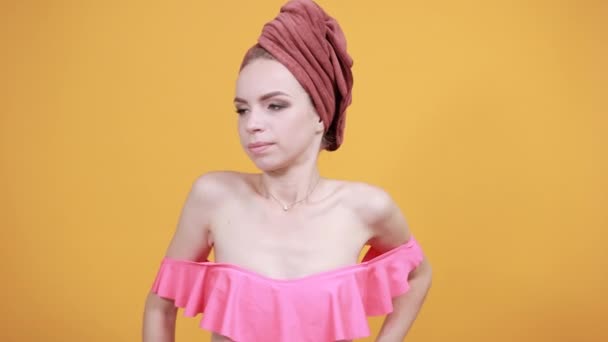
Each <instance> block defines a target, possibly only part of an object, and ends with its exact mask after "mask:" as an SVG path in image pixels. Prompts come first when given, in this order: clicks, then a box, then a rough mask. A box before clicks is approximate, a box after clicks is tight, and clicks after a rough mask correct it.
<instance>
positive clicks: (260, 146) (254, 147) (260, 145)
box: [247, 142, 273, 154]
mask: <svg viewBox="0 0 608 342" xmlns="http://www.w3.org/2000/svg"><path fill="white" fill-rule="evenodd" d="M272 145H273V143H267V142H257V143H251V144H248V145H247V148H248V149H249V151H251V152H252V153H254V154H260V153H262V152H264V151H266V150H267V149H269V148H270V146H272Z"/></svg>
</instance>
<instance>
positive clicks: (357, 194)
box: [341, 181, 395, 224]
mask: <svg viewBox="0 0 608 342" xmlns="http://www.w3.org/2000/svg"><path fill="white" fill-rule="evenodd" d="M341 182H342V183H343V185H342V196H343V199H344V201H345V202H344V203H346V204H347V205H348V206H349V207H350V208H352V209H353V210H354V211H355V212H357V213H358V215H359V216H360V218H361V219H362V220H363V221H364V222H365V223H367V224H373V223H374V222H376V221H378V220H380V219H382V217H384V216H385V215H387V214H388V213H389V211H390V210H391V209H392V208H393V207H394V206H395V203H394V201H393V198H392V197H391V195H390V194H389V193H388V192H387V191H386V190H385V189H383V188H381V187H379V186H377V185H373V184H370V183H365V182H360V181H341Z"/></svg>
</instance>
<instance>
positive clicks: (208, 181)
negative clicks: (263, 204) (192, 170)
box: [192, 171, 252, 201]
mask: <svg viewBox="0 0 608 342" xmlns="http://www.w3.org/2000/svg"><path fill="white" fill-rule="evenodd" d="M251 177H252V175H251V174H247V173H242V172H237V171H209V172H206V173H203V174H201V175H200V176H198V177H197V178H196V179H195V180H194V182H193V184H192V189H193V191H195V192H197V193H199V194H200V195H201V196H204V197H205V198H207V199H210V200H213V201H216V200H221V199H225V198H226V196H229V195H231V194H234V192H235V191H238V190H239V189H241V188H243V187H244V186H247V185H248V184H249V180H250V179H251Z"/></svg>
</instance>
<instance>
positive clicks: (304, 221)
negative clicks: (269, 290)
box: [210, 198, 370, 279]
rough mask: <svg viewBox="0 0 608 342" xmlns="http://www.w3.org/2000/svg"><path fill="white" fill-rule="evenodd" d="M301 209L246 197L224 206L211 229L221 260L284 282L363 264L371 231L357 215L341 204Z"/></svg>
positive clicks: (228, 202)
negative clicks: (268, 204)
mask: <svg viewBox="0 0 608 342" xmlns="http://www.w3.org/2000/svg"><path fill="white" fill-rule="evenodd" d="M273 209H274V210H273ZM296 209H299V210H296ZM296 209H293V211H287V212H284V211H282V210H281V209H280V208H268V207H265V206H262V205H259V204H258V203H254V202H249V201H247V199H246V198H244V199H240V200H239V199H235V200H234V201H226V202H224V204H223V205H221V206H220V208H218V210H216V211H215V213H214V215H213V216H214V218H213V220H212V226H211V227H210V230H211V234H212V236H213V244H214V254H215V261H217V262H226V263H232V264H236V265H239V266H242V267H245V268H247V269H250V270H252V271H255V272H258V273H260V274H262V275H266V276H269V277H273V278H279V279H290V278H298V277H302V276H306V275H311V274H314V273H318V272H323V271H328V270H332V269H335V268H338V267H342V266H347V265H352V264H354V263H356V262H357V261H358V260H357V259H358V257H359V254H360V251H361V248H362V247H363V246H364V244H365V242H366V241H367V240H369V238H370V233H369V229H368V228H367V227H365V226H364V225H363V224H362V223H361V221H360V220H359V219H358V218H357V215H356V213H354V212H352V210H349V208H347V207H344V206H341V205H340V204H338V203H335V202H330V203H326V204H325V205H320V206H316V207H315V206H311V207H306V208H296Z"/></svg>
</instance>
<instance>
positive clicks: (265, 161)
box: [251, 158, 285, 172]
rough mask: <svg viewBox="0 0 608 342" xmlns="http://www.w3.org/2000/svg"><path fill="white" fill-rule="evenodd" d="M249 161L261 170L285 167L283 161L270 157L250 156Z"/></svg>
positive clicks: (268, 170) (267, 170)
mask: <svg viewBox="0 0 608 342" xmlns="http://www.w3.org/2000/svg"><path fill="white" fill-rule="evenodd" d="M251 161H252V162H253V163H254V164H255V166H256V167H257V168H258V169H259V170H260V171H262V172H273V171H277V170H280V169H282V168H284V167H285V163H281V162H279V161H277V160H270V158H251Z"/></svg>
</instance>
